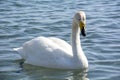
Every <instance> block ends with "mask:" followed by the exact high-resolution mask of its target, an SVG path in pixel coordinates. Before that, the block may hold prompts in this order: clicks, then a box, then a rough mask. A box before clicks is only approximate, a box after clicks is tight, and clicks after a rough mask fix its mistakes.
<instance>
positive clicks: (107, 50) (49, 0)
mask: <svg viewBox="0 0 120 80" xmlns="http://www.w3.org/2000/svg"><path fill="white" fill-rule="evenodd" d="M78 10H84V11H85V12H86V15H87V37H86V38H82V47H83V50H84V52H85V55H86V56H87V58H88V61H89V71H88V72H87V73H83V72H81V71H79V70H77V71H63V70H50V69H44V68H39V67H35V66H30V65H25V66H24V68H21V67H20V65H19V61H20V56H19V55H18V54H17V53H16V52H15V51H13V50H12V48H15V47H19V46H21V45H22V44H23V43H24V42H26V41H28V40H30V39H32V38H35V37H37V36H41V35H42V36H54V37H59V38H62V39H64V40H66V41H67V42H70V40H69V39H70V34H71V23H72V22H71V21H72V17H73V15H74V13H75V12H76V11H78ZM0 80H120V0H0Z"/></svg>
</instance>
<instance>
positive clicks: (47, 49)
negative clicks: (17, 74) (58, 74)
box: [15, 11, 88, 69]
mask: <svg viewBox="0 0 120 80" xmlns="http://www.w3.org/2000/svg"><path fill="white" fill-rule="evenodd" d="M83 18H84V19H83ZM79 19H80V20H79ZM82 19H83V20H82ZM79 22H80V24H79ZM79 26H80V27H79ZM84 26H85V14H84V12H82V11H80V12H78V13H76V15H75V17H74V19H73V24H72V46H71V45H69V44H68V43H67V42H65V41H64V40H61V39H59V38H54V37H42V36H41V37H37V38H35V39H32V40H30V41H28V42H26V43H24V44H23V46H22V47H20V48H16V49H15V50H16V51H18V52H19V53H20V55H21V56H22V58H23V59H25V63H28V64H32V65H36V66H42V67H47V68H58V69H83V68H87V67H88V61H87V58H86V56H85V55H84V53H83V51H82V48H81V44H80V36H79V34H80V29H81V32H82V34H83V35H84V36H85V33H84Z"/></svg>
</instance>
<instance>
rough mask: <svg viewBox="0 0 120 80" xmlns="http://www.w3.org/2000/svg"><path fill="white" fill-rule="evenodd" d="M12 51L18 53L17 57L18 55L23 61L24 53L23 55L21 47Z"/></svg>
mask: <svg viewBox="0 0 120 80" xmlns="http://www.w3.org/2000/svg"><path fill="white" fill-rule="evenodd" d="M13 50H14V51H17V52H18V53H19V55H20V56H21V57H22V58H23V59H25V53H24V51H23V48H22V47H20V48H13Z"/></svg>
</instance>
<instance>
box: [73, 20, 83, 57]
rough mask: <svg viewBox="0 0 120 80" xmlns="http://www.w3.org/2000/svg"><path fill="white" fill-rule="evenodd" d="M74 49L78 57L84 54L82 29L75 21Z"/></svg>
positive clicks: (74, 55) (74, 54) (74, 53)
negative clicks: (81, 41) (81, 42)
mask: <svg viewBox="0 0 120 80" xmlns="http://www.w3.org/2000/svg"><path fill="white" fill-rule="evenodd" d="M72 51H73V57H74V58H76V59H77V58H80V57H81V56H83V55H84V54H83V51H82V48H81V44H80V29H79V26H78V24H76V23H75V22H74V21H73V23H72Z"/></svg>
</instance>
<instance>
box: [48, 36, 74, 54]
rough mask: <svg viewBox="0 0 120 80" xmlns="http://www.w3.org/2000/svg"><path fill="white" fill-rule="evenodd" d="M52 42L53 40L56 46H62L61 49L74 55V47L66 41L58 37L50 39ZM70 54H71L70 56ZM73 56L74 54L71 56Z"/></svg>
mask: <svg viewBox="0 0 120 80" xmlns="http://www.w3.org/2000/svg"><path fill="white" fill-rule="evenodd" d="M48 38H49V39H50V40H52V41H53V42H54V43H55V44H57V45H58V46H60V47H61V48H63V49H64V50H66V51H71V52H70V53H72V47H71V45H70V44H68V43H67V42H66V41H64V40H62V39H59V38H56V37H48ZM70 53H69V54H70ZM71 55H72V54H71Z"/></svg>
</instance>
